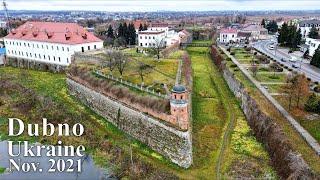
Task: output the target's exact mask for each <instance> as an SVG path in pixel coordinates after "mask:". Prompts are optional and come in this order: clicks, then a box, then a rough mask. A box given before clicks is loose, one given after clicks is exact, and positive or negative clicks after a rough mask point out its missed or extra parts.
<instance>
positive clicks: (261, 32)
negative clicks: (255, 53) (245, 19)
mask: <svg viewBox="0 0 320 180" xmlns="http://www.w3.org/2000/svg"><path fill="white" fill-rule="evenodd" d="M240 32H241V33H250V34H251V35H250V37H249V38H250V39H249V40H259V39H267V37H268V30H267V29H266V28H263V27H262V26H260V25H256V24H249V25H247V26H245V27H243V28H242V29H240V31H239V33H240Z"/></svg>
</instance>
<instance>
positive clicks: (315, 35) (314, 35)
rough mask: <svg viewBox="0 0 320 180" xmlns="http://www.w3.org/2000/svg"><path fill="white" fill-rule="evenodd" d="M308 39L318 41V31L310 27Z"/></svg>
mask: <svg viewBox="0 0 320 180" xmlns="http://www.w3.org/2000/svg"><path fill="white" fill-rule="evenodd" d="M308 37H309V38H312V39H318V37H319V34H318V30H317V29H316V28H315V27H312V28H311V30H310V32H309V34H308Z"/></svg>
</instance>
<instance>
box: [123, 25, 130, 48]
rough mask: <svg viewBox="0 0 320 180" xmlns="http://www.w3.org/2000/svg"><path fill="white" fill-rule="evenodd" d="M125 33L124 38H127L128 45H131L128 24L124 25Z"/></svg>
mask: <svg viewBox="0 0 320 180" xmlns="http://www.w3.org/2000/svg"><path fill="white" fill-rule="evenodd" d="M123 33H124V36H123V37H124V38H125V40H126V42H127V44H129V31H128V25H127V23H126V22H125V23H124V24H123Z"/></svg>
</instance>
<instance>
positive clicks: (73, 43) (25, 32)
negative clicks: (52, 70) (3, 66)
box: [4, 22, 103, 66]
mask: <svg viewBox="0 0 320 180" xmlns="http://www.w3.org/2000/svg"><path fill="white" fill-rule="evenodd" d="M4 42H5V46H6V54H7V57H12V58H20V59H26V60H30V61H34V62H39V63H47V64H56V65H61V66H68V65H69V64H70V63H71V57H72V55H73V54H74V53H75V52H85V51H90V50H95V49H101V48H103V41H102V40H100V39H99V38H97V37H95V36H94V35H93V34H92V33H90V32H88V31H87V30H85V29H84V28H83V27H81V26H79V25H78V24H76V23H60V22H26V23H25V24H23V25H21V26H19V27H18V28H17V29H13V30H12V31H11V32H10V33H9V34H8V35H7V36H6V37H5V38H4Z"/></svg>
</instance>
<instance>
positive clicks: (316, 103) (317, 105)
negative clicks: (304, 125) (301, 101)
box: [304, 93, 320, 113]
mask: <svg viewBox="0 0 320 180" xmlns="http://www.w3.org/2000/svg"><path fill="white" fill-rule="evenodd" d="M304 108H305V110H306V111H309V112H314V113H320V98H319V97H318V96H317V95H316V94H314V93H313V94H312V95H311V96H309V98H308V100H307V102H306V104H305V105H304Z"/></svg>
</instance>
